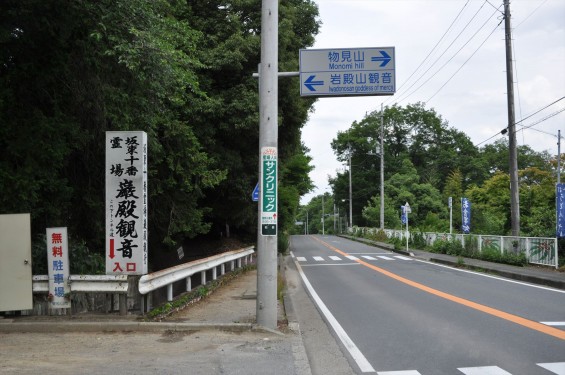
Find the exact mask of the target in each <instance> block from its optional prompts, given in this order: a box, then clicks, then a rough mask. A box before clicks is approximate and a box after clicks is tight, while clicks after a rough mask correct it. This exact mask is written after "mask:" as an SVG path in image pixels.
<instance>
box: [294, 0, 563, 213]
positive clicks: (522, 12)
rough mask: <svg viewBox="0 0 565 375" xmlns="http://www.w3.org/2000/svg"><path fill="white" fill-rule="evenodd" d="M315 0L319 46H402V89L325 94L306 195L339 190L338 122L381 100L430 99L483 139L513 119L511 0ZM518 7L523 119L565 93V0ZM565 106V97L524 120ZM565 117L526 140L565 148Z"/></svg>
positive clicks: (532, 0) (518, 0)
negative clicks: (508, 59) (508, 52)
mask: <svg viewBox="0 0 565 375" xmlns="http://www.w3.org/2000/svg"><path fill="white" fill-rule="evenodd" d="M315 2H316V3H317V4H318V7H319V12H320V20H321V21H322V26H321V29H320V33H319V34H318V36H317V37H316V43H315V45H314V46H313V47H312V48H355V47H358V48H368V47H395V54H396V56H395V57H396V68H395V69H396V94H395V95H393V96H365V97H345V98H339V97H326V98H320V99H318V101H317V102H316V104H315V107H314V112H313V113H312V114H311V115H310V119H309V121H308V123H307V125H306V126H305V127H304V129H303V136H302V139H303V142H304V143H305V145H306V146H307V147H308V148H309V149H310V156H312V158H313V162H312V164H313V165H314V166H315V170H314V171H313V172H311V174H310V178H311V179H312V180H313V181H314V184H315V185H316V186H317V188H316V190H314V192H312V193H311V194H308V195H306V196H304V197H303V198H302V200H301V203H302V204H306V203H307V202H308V201H309V200H310V199H311V198H312V197H313V196H315V195H318V194H322V193H323V192H324V191H327V192H331V189H330V187H329V185H328V176H329V175H331V176H335V175H336V170H337V169H340V168H342V169H343V165H342V164H341V163H339V162H338V161H337V160H336V156H335V155H334V153H333V151H332V149H331V147H330V144H331V142H332V140H333V139H334V138H336V136H337V133H338V131H345V130H347V129H348V128H349V127H350V126H351V124H352V122H353V121H361V120H362V119H363V118H364V117H365V115H366V113H368V112H371V111H374V110H380V108H381V103H384V105H385V106H387V105H393V104H394V103H397V104H399V105H401V106H406V105H407V104H413V103H416V102H425V103H426V108H427V109H430V108H433V109H435V111H436V112H437V113H438V114H439V115H440V116H441V117H442V118H443V119H444V120H445V121H447V122H448V123H449V126H450V127H454V128H456V129H458V130H460V131H462V132H464V133H466V134H467V135H468V136H469V137H470V139H471V141H472V142H473V143H474V144H475V145H479V144H481V145H485V144H488V143H493V142H495V141H496V140H497V139H499V138H501V137H502V136H497V137H494V138H492V139H490V140H488V141H487V142H485V141H486V140H487V139H489V138H491V137H493V136H494V135H495V134H497V133H499V132H500V130H502V129H503V128H505V127H506V126H508V115H507V97H506V91H507V90H506V66H505V45H504V22H503V20H502V12H503V10H504V8H503V6H502V4H503V1H502V0H488V1H484V0H316V1H315ZM497 9H498V10H497ZM510 10H511V20H512V27H513V31H512V39H513V40H512V43H513V49H514V59H515V65H514V81H515V86H514V92H515V103H516V104H515V112H516V121H517V122H518V121H520V120H521V119H523V118H525V117H527V116H529V115H531V114H533V113H534V112H536V111H538V110H540V109H542V108H543V107H545V106H548V105H549V104H551V103H553V102H555V101H558V100H559V99H561V98H563V97H564V96H565V0H513V1H511V3H510ZM501 21H502V23H500V22H501ZM499 23H500V25H499ZM448 29H449V31H448ZM446 32H447V33H446ZM442 37H443V39H442ZM440 41H441V42H440ZM438 43H439V44H438ZM436 45H437V46H436ZM434 47H435V49H434ZM432 51H433V52H432ZM458 51H459V52H458ZM430 53H431V54H430ZM428 55H429V57H427V56H428ZM426 57H427V59H426ZM457 71H458V72H457ZM564 109H565V99H562V100H560V101H558V102H557V103H556V104H553V105H551V106H549V107H548V108H547V109H545V110H543V111H541V112H540V113H539V114H537V115H535V116H532V117H531V118H528V119H527V120H524V121H523V122H521V123H520V124H519V125H517V129H520V128H522V126H525V127H528V126H530V125H532V124H534V123H535V122H537V121H539V120H542V119H543V118H545V117H547V116H550V115H552V114H555V113H556V112H558V111H563V110H564ZM564 125H565V112H561V113H559V114H557V115H555V116H553V117H551V118H549V119H547V120H545V121H542V122H540V123H539V124H537V125H534V126H532V127H531V128H529V129H525V130H522V131H519V132H518V133H517V141H518V145H524V144H525V145H528V146H530V147H531V148H532V149H534V150H536V151H544V150H547V151H549V152H550V153H551V154H557V131H558V130H559V129H560V130H564V131H563V134H562V136H565V126H564ZM533 129H535V130H533ZM547 133H549V134H547ZM482 142H484V143H482ZM563 150H565V142H564V144H563ZM562 152H564V151H562ZM385 160H386V155H385Z"/></svg>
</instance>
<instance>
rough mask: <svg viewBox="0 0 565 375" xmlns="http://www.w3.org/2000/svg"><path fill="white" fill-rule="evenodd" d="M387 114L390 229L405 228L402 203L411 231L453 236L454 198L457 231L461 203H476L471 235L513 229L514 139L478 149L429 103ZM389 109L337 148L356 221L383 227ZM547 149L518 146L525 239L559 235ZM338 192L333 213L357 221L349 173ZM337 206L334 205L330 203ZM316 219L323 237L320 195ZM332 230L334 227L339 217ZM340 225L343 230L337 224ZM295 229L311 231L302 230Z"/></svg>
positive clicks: (334, 181) (312, 207)
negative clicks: (510, 159)
mask: <svg viewBox="0 0 565 375" xmlns="http://www.w3.org/2000/svg"><path fill="white" fill-rule="evenodd" d="M382 115H383V116H384V155H385V170H384V177H385V179H384V191H385V197H384V200H385V210H384V213H385V225H384V226H385V228H400V225H401V223H400V206H401V205H404V204H405V203H406V202H409V204H410V206H411V209H412V213H411V214H410V215H409V220H410V226H411V227H412V228H418V229H419V230H422V231H436V232H449V208H448V204H447V203H448V199H449V197H452V202H453V230H454V231H455V232H460V228H461V202H460V198H462V197H466V198H468V199H469V200H470V202H471V203H472V216H471V228H472V229H471V231H472V233H476V234H499V235H505V234H508V233H509V232H510V191H509V184H510V180H509V174H508V142H507V140H506V139H501V140H499V141H497V142H495V143H493V144H489V145H486V146H483V147H482V148H478V147H476V146H474V145H473V143H472V142H471V141H470V139H469V137H468V136H467V135H466V134H464V133H462V132H460V131H458V130H456V129H454V128H451V127H449V125H448V123H447V121H445V120H443V119H442V118H441V116H440V115H438V114H437V113H436V112H435V111H434V110H433V109H427V108H425V106H424V105H423V104H421V103H416V104H411V105H407V106H406V107H400V106H397V105H394V106H392V107H386V108H385V109H384V111H383V113H382ZM380 124H381V112H380V111H379V112H373V113H370V114H368V115H367V116H366V117H365V118H364V119H362V120H361V121H359V122H357V121H355V122H353V124H351V127H350V128H349V129H348V130H346V131H344V132H340V133H338V134H337V137H336V138H335V139H334V141H333V143H332V147H333V150H334V152H335V154H336V156H337V158H338V160H339V161H341V162H343V163H348V162H349V155H351V160H352V161H351V164H352V168H351V172H352V187H353V194H352V196H353V199H352V200H353V224H354V225H355V226H360V227H363V226H372V227H379V226H380V163H379V156H378V155H375V148H376V145H377V144H378V143H380V140H379V139H378V137H377V135H378V134H380V131H379V130H380ZM555 160H556V159H554V160H552V158H551V157H550V155H549V154H548V153H547V152H535V151H533V150H532V149H531V148H529V147H528V146H519V147H518V168H519V177H520V213H521V234H522V235H524V236H548V237H552V236H555V182H556V175H557V169H556V163H555ZM330 184H331V186H332V190H333V192H332V194H329V193H326V199H325V202H329V203H325V211H326V212H328V209H329V210H330V211H331V213H332V214H333V207H332V206H333V204H334V200H335V204H336V207H337V208H336V212H337V211H338V210H339V213H340V216H341V219H340V221H337V223H338V224H339V223H342V228H345V226H346V224H345V223H346V222H347V221H348V220H349V219H347V221H346V220H345V217H344V216H349V171H348V170H346V171H343V172H341V173H338V174H337V176H335V177H333V178H330ZM328 204H329V206H328ZM301 210H302V211H301V212H302V213H301V216H300V220H303V218H304V217H305V213H306V211H308V212H309V213H310V216H311V217H312V219H311V221H310V223H309V225H310V230H309V232H310V233H319V232H321V224H320V223H319V221H320V220H319V219H314V217H316V218H319V217H320V215H321V213H320V211H321V202H320V199H319V196H318V197H315V198H314V199H312V201H311V202H310V203H309V204H308V205H306V206H304V207H302V208H301ZM327 220H328V221H327V222H326V223H325V224H326V228H329V229H326V230H329V231H332V230H333V221H332V220H333V216H332V217H328V218H327ZM337 227H339V226H337ZM295 231H297V232H298V231H303V227H297V228H296V229H295Z"/></svg>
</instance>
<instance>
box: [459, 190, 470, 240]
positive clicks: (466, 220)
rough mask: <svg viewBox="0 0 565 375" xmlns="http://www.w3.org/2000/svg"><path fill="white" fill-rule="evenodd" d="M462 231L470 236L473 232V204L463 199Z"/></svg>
mask: <svg viewBox="0 0 565 375" xmlns="http://www.w3.org/2000/svg"><path fill="white" fill-rule="evenodd" d="M461 231H462V232H463V233H465V234H468V233H469V232H470V231H471V202H469V200H468V199H467V198H461Z"/></svg>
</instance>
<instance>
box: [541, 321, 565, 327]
mask: <svg viewBox="0 0 565 375" xmlns="http://www.w3.org/2000/svg"><path fill="white" fill-rule="evenodd" d="M540 323H541V324H545V325H546V326H553V327H558V326H565V322H540Z"/></svg>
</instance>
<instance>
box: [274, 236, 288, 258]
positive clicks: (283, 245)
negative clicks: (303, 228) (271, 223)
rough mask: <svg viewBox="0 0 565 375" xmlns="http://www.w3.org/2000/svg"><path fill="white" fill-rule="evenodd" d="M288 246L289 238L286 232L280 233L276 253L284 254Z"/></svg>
mask: <svg viewBox="0 0 565 375" xmlns="http://www.w3.org/2000/svg"><path fill="white" fill-rule="evenodd" d="M289 244H290V237H289V235H288V232H280V233H279V235H278V236H277V248H278V252H279V253H281V254H284V253H286V251H287V250H288V246H289Z"/></svg>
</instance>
